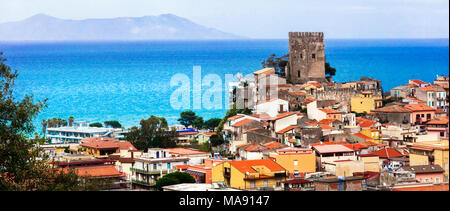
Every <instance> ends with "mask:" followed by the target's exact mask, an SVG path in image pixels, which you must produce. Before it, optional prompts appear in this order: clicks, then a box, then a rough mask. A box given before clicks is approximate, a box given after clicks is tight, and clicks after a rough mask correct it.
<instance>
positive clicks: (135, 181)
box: [131, 179, 156, 186]
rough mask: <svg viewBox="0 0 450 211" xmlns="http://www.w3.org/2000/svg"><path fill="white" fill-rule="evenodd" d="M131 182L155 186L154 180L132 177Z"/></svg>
mask: <svg viewBox="0 0 450 211" xmlns="http://www.w3.org/2000/svg"><path fill="white" fill-rule="evenodd" d="M131 182H133V183H135V184H140V185H145V186H155V185H156V183H154V182H146V181H141V180H135V179H132V180H131Z"/></svg>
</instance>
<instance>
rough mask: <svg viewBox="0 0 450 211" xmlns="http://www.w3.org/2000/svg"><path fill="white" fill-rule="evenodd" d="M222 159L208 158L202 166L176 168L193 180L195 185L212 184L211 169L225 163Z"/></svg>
mask: <svg viewBox="0 0 450 211" xmlns="http://www.w3.org/2000/svg"><path fill="white" fill-rule="evenodd" d="M225 161H226V160H223V159H222V158H208V159H205V160H204V163H203V164H199V165H192V164H187V165H179V166H176V168H177V169H178V170H180V171H183V172H186V173H188V174H189V175H191V176H192V177H194V178H195V181H196V183H206V184H212V168H213V167H214V166H216V165H218V164H221V163H223V162H225Z"/></svg>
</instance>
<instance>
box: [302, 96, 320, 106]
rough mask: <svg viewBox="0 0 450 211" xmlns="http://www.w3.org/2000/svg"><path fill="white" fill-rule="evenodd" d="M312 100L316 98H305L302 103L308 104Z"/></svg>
mask: <svg viewBox="0 0 450 211" xmlns="http://www.w3.org/2000/svg"><path fill="white" fill-rule="evenodd" d="M314 101H317V100H316V99H314V98H306V99H305V101H303V103H302V105H308V104H310V103H312V102H314Z"/></svg>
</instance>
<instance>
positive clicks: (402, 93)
mask: <svg viewBox="0 0 450 211" xmlns="http://www.w3.org/2000/svg"><path fill="white" fill-rule="evenodd" d="M415 87H416V86H415V85H413V84H405V85H401V86H397V87H394V88H392V89H391V96H392V97H396V98H403V99H405V98H407V97H410V96H413V93H414V92H413V90H414V88H415Z"/></svg>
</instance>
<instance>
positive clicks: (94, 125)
mask: <svg viewBox="0 0 450 211" xmlns="http://www.w3.org/2000/svg"><path fill="white" fill-rule="evenodd" d="M89 127H103V125H102V123H100V122H96V123H92V124H89Z"/></svg>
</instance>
